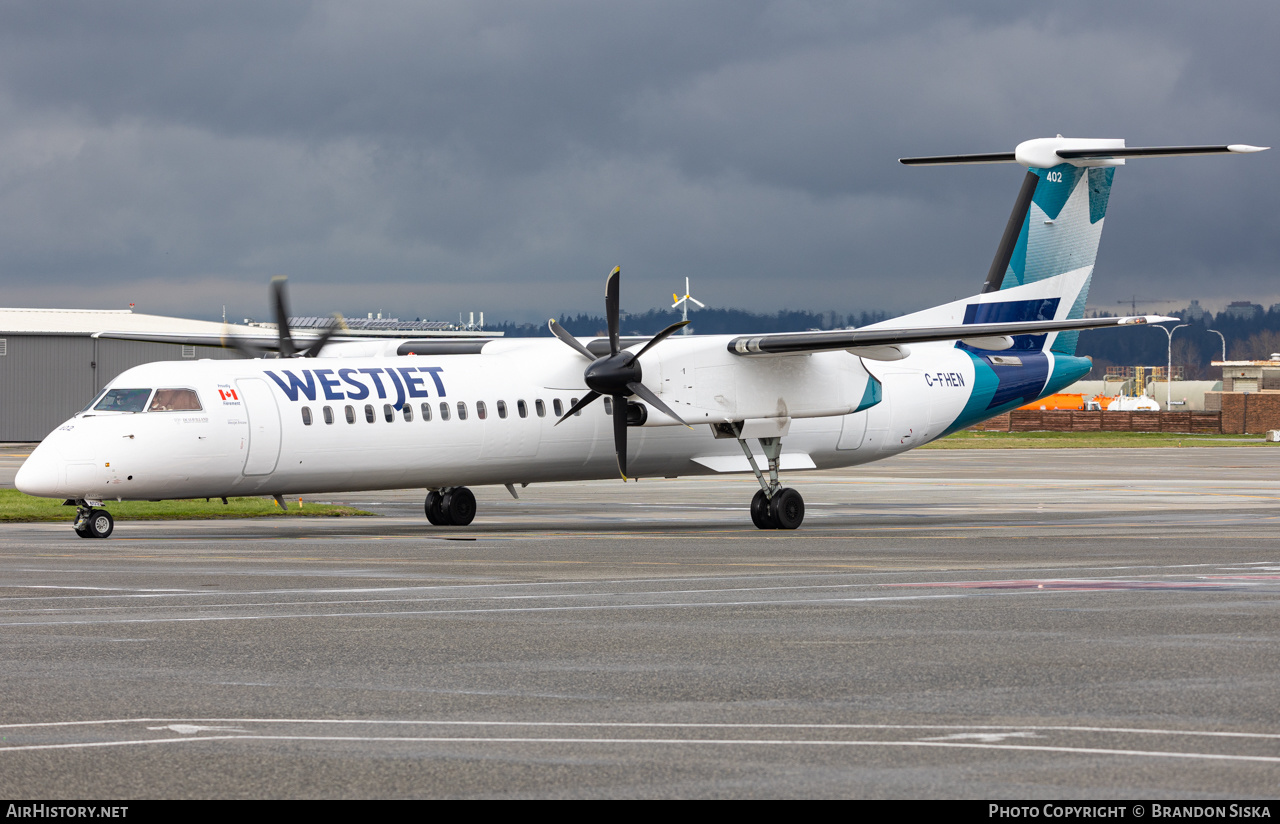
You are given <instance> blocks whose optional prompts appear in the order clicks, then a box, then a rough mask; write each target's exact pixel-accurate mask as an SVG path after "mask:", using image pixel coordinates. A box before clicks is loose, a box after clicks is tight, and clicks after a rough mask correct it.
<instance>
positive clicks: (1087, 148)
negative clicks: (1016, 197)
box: [898, 135, 1270, 169]
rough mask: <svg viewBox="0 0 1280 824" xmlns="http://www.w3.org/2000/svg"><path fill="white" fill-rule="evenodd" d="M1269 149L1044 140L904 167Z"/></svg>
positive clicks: (1120, 160) (1094, 162) (1100, 161)
mask: <svg viewBox="0 0 1280 824" xmlns="http://www.w3.org/2000/svg"><path fill="white" fill-rule="evenodd" d="M1268 148H1270V147H1269V146H1249V145H1246V144H1243V143H1231V144H1227V145H1221V146H1145V147H1132V148H1127V147H1126V146H1125V145H1124V141H1123V140H1118V139H1115V138H1079V137H1062V136H1061V135H1059V136H1057V137H1042V138H1037V139H1036V140H1027V141H1025V142H1023V143H1019V144H1018V147H1017V148H1016V149H1014V150H1013V151H1012V152H993V153H988V154H957V155H935V156H932V157H902V158H899V159H898V162H899V163H901V164H903V165H904V166H950V165H957V164H966V163H1020V164H1021V165H1023V166H1026V167H1027V168H1028V169H1052V168H1053V167H1055V166H1058V165H1061V164H1063V163H1070V164H1071V165H1073V166H1123V165H1124V161H1125V159H1126V158H1132V157H1188V156H1194V155H1214V154H1249V153H1252V152H1262V151H1266V150H1267V149H1268Z"/></svg>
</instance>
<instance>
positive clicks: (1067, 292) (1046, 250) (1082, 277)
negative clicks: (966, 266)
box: [900, 135, 1262, 355]
mask: <svg viewBox="0 0 1280 824" xmlns="http://www.w3.org/2000/svg"><path fill="white" fill-rule="evenodd" d="M1256 151H1262V148H1261V147H1257V146H1244V145H1230V146H1161V147H1149V148H1126V147H1125V145H1124V141H1123V140H1114V139H1090V138H1084V139H1082V138H1064V137H1062V136H1061V135H1059V136H1058V137H1056V138H1041V139H1038V140H1028V141H1026V142H1025V143H1022V144H1019V146H1018V147H1017V149H1015V150H1014V151H1013V152H1009V153H999V154H982V155H948V156H944V157H916V158H903V159H902V160H901V161H900V162H901V163H904V164H906V165H909V166H922V165H942V164H954V163H1019V164H1021V165H1023V166H1026V167H1027V174H1026V177H1025V178H1024V179H1023V182H1022V189H1021V190H1020V191H1019V192H1018V199H1017V200H1016V201H1015V203H1014V207H1013V213H1012V214H1011V215H1010V216H1009V223H1008V224H1007V225H1006V226H1005V231H1004V236H1003V237H1002V238H1001V240H1000V246H999V248H998V249H997V250H996V256H995V259H994V260H993V261H992V262H991V269H990V270H989V271H988V272H987V279H986V282H985V283H984V284H983V288H982V291H983V293H984V294H985V293H989V292H998V291H1004V290H1007V289H1015V288H1017V287H1022V286H1028V285H1030V284H1035V283H1042V282H1043V281H1049V280H1051V279H1057V280H1056V282H1054V283H1052V284H1049V283H1043V284H1042V286H1041V288H1039V289H1035V290H1033V291H1034V292H1035V295H1034V296H1033V295H1030V294H1025V293H1026V292H1028V290H1023V292H1024V295H1023V296H1024V297H1034V298H1035V299H1034V300H1031V301H1027V300H1021V301H1018V302H1016V303H1002V302H992V303H986V302H981V303H977V304H973V305H971V306H970V307H968V309H969V311H966V315H965V322H966V323H993V322H999V321H1001V320H1007V319H1012V318H1004V317H1002V316H1001V317H997V316H996V315H997V314H999V313H1001V312H1005V311H1008V309H1010V308H1012V307H1015V306H1017V307H1021V308H1020V311H1027V310H1029V308H1030V307H1031V305H1032V304H1034V310H1035V311H1036V312H1037V313H1039V314H1047V315H1049V316H1050V317H1045V318H1044V319H1046V320H1048V319H1054V320H1067V319H1071V320H1075V319H1079V318H1083V317H1084V306H1085V300H1086V299H1087V298H1088V295H1089V284H1090V282H1091V281H1092V279H1093V265H1094V260H1095V259H1096V258H1097V255H1098V242H1099V240H1100V239H1101V237H1102V223H1103V218H1105V217H1106V214H1107V201H1108V199H1109V198H1110V196H1111V181H1112V178H1113V177H1114V176H1115V167H1116V166H1123V165H1124V162H1125V159H1126V158H1130V157H1168V156H1178V155H1203V154H1227V153H1231V154H1235V153H1245V152H1256ZM1011 297H1012V296H1011ZM970 314H972V315H973V317H969V315H970ZM1019 319H1025V318H1019ZM1079 337H1080V333H1079V332H1061V333H1058V334H1056V335H1053V336H1052V339H1051V342H1050V344H1049V349H1050V351H1052V352H1054V353H1056V354H1059V355H1074V354H1075V351H1076V343H1077V340H1078V339H1079Z"/></svg>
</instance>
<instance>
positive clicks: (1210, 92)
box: [0, 0, 1280, 319]
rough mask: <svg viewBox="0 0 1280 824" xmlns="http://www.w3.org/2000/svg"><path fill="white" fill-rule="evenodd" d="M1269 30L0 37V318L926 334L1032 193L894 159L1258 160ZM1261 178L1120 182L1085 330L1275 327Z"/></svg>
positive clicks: (595, 24) (934, 8)
mask: <svg viewBox="0 0 1280 824" xmlns="http://www.w3.org/2000/svg"><path fill="white" fill-rule="evenodd" d="M1273 5H1274V4H1267V3H1225V4H1215V5H1214V6H1213V7H1212V8H1210V7H1207V6H1202V5H1201V4H1193V3H1160V4H1145V3H1142V4H1139V3H1131V4H1103V3H1096V4H1073V5H1072V6H1071V7H1070V9H1068V10H1063V11H1057V12H1047V13H1045V12H1039V11H1035V10H1028V9H1026V8H1025V7H1024V6H1025V4H1013V3H1008V4H1006V3H981V4H969V5H967V6H966V7H964V8H957V7H956V5H955V4H952V3H882V4H877V3H865V4H847V3H806V2H743V1H742V0H735V2H723V3H715V2H709V3H699V4H690V3H687V2H669V3H664V2H652V1H651V2H645V3H621V2H615V3H609V4H600V3H588V2H541V3H527V2H512V3H497V2H493V3H485V2H474V1H473V2H457V3H447V2H441V3H427V4H424V3H416V2H414V3H408V2H406V3H375V2H366V3H359V4H349V3H348V4H341V3H332V4H328V3H287V2H282V3H267V4H264V3H259V2H253V3H237V2H220V3H217V4H204V5H197V4H167V3H122V2H118V3H111V4H94V3H84V4H63V3H48V2H41V3H34V2H33V3H28V4H8V5H5V6H3V7H0V288H4V290H5V292H6V296H5V297H4V298H0V303H4V304H7V305H16V304H31V305H50V306H52V305H99V304H103V305H119V304H120V303H123V302H125V301H127V300H132V299H137V300H138V301H139V302H140V303H143V304H144V305H146V306H147V307H148V308H150V309H154V310H157V311H159V310H164V311H175V312H177V311H182V312H192V313H196V314H200V315H202V316H209V315H210V314H213V313H214V312H215V311H216V308H215V309H211V308H210V307H211V306H212V307H218V306H220V305H221V304H223V303H229V304H231V305H232V306H233V307H243V311H244V312H250V313H255V312H259V311H261V309H262V303H263V297H262V295H263V293H264V289H263V284H265V281H266V279H267V278H268V277H269V276H270V275H271V274H273V273H278V272H280V273H286V274H289V275H291V276H292V277H293V278H294V280H295V303H296V308H297V309H298V310H299V311H314V312H327V311H329V310H331V309H341V310H343V311H348V312H351V311H366V310H376V309H385V310H387V311H395V312H397V313H398V314H402V315H410V316H416V315H419V314H422V315H428V316H440V317H447V316H451V315H452V314H453V313H455V312H457V311H458V310H460V309H462V310H466V309H472V308H475V309H485V310H486V312H488V313H489V314H490V315H491V316H504V317H513V318H520V319H532V318H536V317H540V316H546V315H547V314H551V313H559V312H561V311H582V310H587V311H598V310H599V307H598V306H597V304H598V303H599V300H598V292H599V291H600V290H599V285H600V284H599V281H600V280H601V279H602V276H603V274H604V272H606V271H607V270H608V268H609V267H611V266H612V265H614V264H615V263H619V264H622V266H623V268H624V272H625V273H626V274H627V275H629V277H628V280H627V285H626V289H627V299H628V303H629V304H631V305H632V306H633V308H636V309H643V308H647V307H648V306H651V305H654V304H657V303H659V302H660V301H661V300H662V299H663V296H664V295H665V294H669V293H670V290H672V289H674V288H676V287H677V286H679V285H681V284H682V282H683V278H684V277H686V276H689V277H692V278H693V281H694V288H695V294H700V296H701V297H703V299H709V300H711V301H713V302H714V303H717V304H719V305H732V306H743V307H747V308H751V309H756V310H765V309H772V308H778V307H781V306H790V307H796V308H823V309H825V308H836V309H840V310H843V311H852V310H857V309H864V308H877V307H882V308H889V309H897V310H905V309H910V308H918V307H919V306H922V305H925V304H928V303H931V302H934V301H935V298H936V299H937V300H944V299H950V298H953V297H958V296H961V295H964V294H968V293H970V292H973V291H976V289H977V287H978V285H979V283H980V281H981V278H982V275H983V274H984V273H985V270H986V266H987V264H988V263H989V260H990V255H991V254H992V251H993V250H994V246H995V243H996V240H997V238H998V236H999V233H1000V230H1001V229H1002V227H1003V223H1004V220H1005V219H1006V217H1007V214H1008V209H1009V207H1010V205H1011V203H1012V200H1013V196H1014V193H1015V192H1016V190H1017V186H1018V181H1019V178H1020V176H1021V170H1020V169H1019V168H1017V167H973V168H945V169H929V170H922V169H906V168H903V167H901V166H899V165H898V164H897V163H896V162H894V161H895V158H897V157H899V156H902V155H907V154H930V153H945V152H954V151H961V152H963V151H1001V150H1009V149H1011V148H1012V147H1013V145H1014V144H1016V143H1017V142H1019V141H1021V140H1024V139H1027V138H1030V137H1038V136H1047V135H1052V134H1054V133H1057V132H1061V133H1064V134H1068V135H1073V136H1101V137H1125V138H1126V139H1127V140H1128V142H1129V144H1130V145H1150V144H1163V143H1172V142H1186V143H1196V142H1222V141H1245V142H1256V143H1261V144H1264V145H1266V144H1269V143H1271V142H1274V139H1275V135H1276V134H1277V125H1278V123H1277V120H1278V119H1280V118H1277V114H1276V113H1277V111H1280V106H1278V105H1277V104H1280V100H1278V99H1277V97H1278V92H1277V87H1276V82H1275V79H1274V78H1275V75H1276V65H1275V58H1274V56H1273V51H1274V49H1273V47H1272V44H1273V43H1274V42H1276V38H1277V36H1278V35H1280V12H1278V11H1276V10H1274V9H1273ZM1276 158H1280V152H1274V153H1268V154H1265V155H1260V156H1254V157H1248V158H1212V159H1188V160H1165V161H1146V162H1135V163H1131V164H1130V165H1129V166H1128V167H1127V168H1125V169H1123V170H1121V171H1120V173H1119V174H1118V176H1117V179H1116V187H1115V193H1114V196H1113V200H1112V209H1111V212H1110V216H1109V217H1108V224H1109V228H1108V231H1107V232H1106V233H1105V234H1104V239H1103V243H1102V249H1101V253H1100V256H1099V265H1098V277H1097V278H1096V279H1095V287H1094V292H1093V295H1092V296H1091V297H1092V299H1093V302H1094V303H1095V304H1096V305H1099V306H1102V305H1109V304H1114V301H1115V300H1116V299H1117V298H1119V297H1121V296H1123V295H1128V294H1133V293H1137V294H1139V296H1141V297H1149V298H1164V297H1168V298H1170V299H1190V298H1199V299H1201V301H1202V302H1206V303H1208V302H1212V301H1225V300H1230V299H1233V298H1241V297H1251V298H1255V299H1263V300H1268V301H1270V300H1280V288H1277V287H1276V286H1275V285H1274V284H1273V278H1272V276H1271V270H1270V267H1271V265H1272V263H1271V262H1272V261H1273V260H1274V259H1275V258H1276V255H1277V252H1278V251H1280V249H1278V248H1277V247H1278V246H1280V243H1277V237H1278V236H1280V235H1278V231H1277V230H1278V228H1280V227H1277V217H1276V214H1277V210H1276V202H1275V196H1274V194H1273V192H1272V188H1273V187H1272V185H1271V183H1270V181H1271V179H1272V178H1273V176H1274V174H1275V172H1276V169H1277V163H1278V162H1280V160H1277V159H1276ZM232 312H233V314H234V313H235V309H234V308H233V309H232Z"/></svg>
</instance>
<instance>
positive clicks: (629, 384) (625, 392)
mask: <svg viewBox="0 0 1280 824" xmlns="http://www.w3.org/2000/svg"><path fill="white" fill-rule="evenodd" d="M621 281H622V270H621V269H620V268H619V267H616V266H615V267H614V269H613V271H612V272H610V273H609V277H608V279H607V280H605V286H604V308H605V317H606V320H607V321H608V323H609V354H608V355H603V356H601V357H599V358H597V357H596V356H595V355H593V354H591V350H589V349H587V347H585V346H583V345H582V342H581V341H579V340H578V339H577V338H575V337H574V336H573V335H571V334H570V333H569V332H568V330H566V329H565V328H564V327H563V326H561V325H560V324H558V323H556V321H555V318H552V319H551V321H550V322H549V324H548V326H549V327H550V328H551V334H553V335H555V336H556V337H557V338H559V339H560V340H561V341H563V342H564V343H565V344H566V345H567V346H569V347H570V348H572V349H573V350H574V351H575V352H577V353H578V354H580V355H582V356H583V357H584V358H586V359H587V360H589V361H591V364H590V365H589V366H587V370H586V372H584V373H583V379H584V380H585V381H586V384H587V389H588V390H590V391H588V392H587V394H586V397H584V398H582V400H580V401H578V402H577V403H575V404H574V405H573V407H572V408H571V409H570V410H569V411H568V412H566V413H564V415H563V416H561V418H560V420H558V421H556V426H559V425H560V424H562V423H564V421H565V420H567V419H568V418H569V416H571V415H574V414H576V413H577V412H578V411H580V410H581V409H583V408H584V407H586V406H588V405H589V404H590V403H591V402H592V401H594V400H595V399H596V398H599V397H601V396H608V397H609V398H611V399H612V401H613V447H614V450H615V451H616V452H617V455H618V472H620V473H621V474H622V478H623V480H626V478H627V398H629V397H631V396H633V395H634V396H638V397H639V398H641V399H642V400H644V401H645V402H646V403H648V404H649V405H651V406H653V407H654V408H655V409H658V410H661V411H662V412H663V413H664V414H666V415H669V416H671V417H672V418H674V419H676V420H677V421H680V423H683V424H684V425H685V426H688V425H689V424H687V423H685V422H684V419H683V418H681V417H680V416H679V415H677V414H676V412H675V410H673V409H672V408H671V407H669V406H667V405H666V404H665V403H663V402H662V401H661V400H660V399H659V398H658V396H657V395H655V394H654V393H653V392H652V391H650V389H649V387H647V386H645V385H644V384H643V383H641V380H642V379H643V376H644V373H643V372H642V371H641V369H640V356H641V355H643V354H644V353H645V352H648V351H649V350H650V349H652V348H653V347H655V346H657V345H658V344H659V343H661V342H662V341H663V340H665V339H666V338H667V337H668V336H669V335H671V333H673V332H675V331H677V330H679V329H680V328H682V327H683V326H685V325H686V324H687V323H688V322H689V321H687V320H685V321H679V322H677V323H673V324H671V325H670V326H668V327H667V328H666V329H663V330H662V331H661V332H659V333H658V334H656V335H654V336H653V337H652V338H650V339H649V341H648V342H647V343H646V344H645V345H644V346H642V347H641V348H640V350H639V351H636V352H633V351H631V350H630V349H620V348H619V346H618V304H619V298H620V294H619V293H620V289H621Z"/></svg>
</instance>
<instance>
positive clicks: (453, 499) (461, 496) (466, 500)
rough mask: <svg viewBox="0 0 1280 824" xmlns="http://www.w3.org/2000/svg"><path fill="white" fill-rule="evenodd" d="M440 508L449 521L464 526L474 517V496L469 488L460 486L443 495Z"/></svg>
mask: <svg viewBox="0 0 1280 824" xmlns="http://www.w3.org/2000/svg"><path fill="white" fill-rule="evenodd" d="M440 509H441V511H442V512H443V513H444V515H445V517H447V518H448V519H449V523H451V524H453V525H454V526H466V525H467V524H469V523H471V522H472V521H473V520H475V517H476V496H475V494H474V493H472V491H471V490H470V489H467V488H466V487H465V486H460V487H458V488H457V489H454V490H453V491H451V492H449V493H448V494H446V495H445V496H444V500H443V501H441V502H440Z"/></svg>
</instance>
